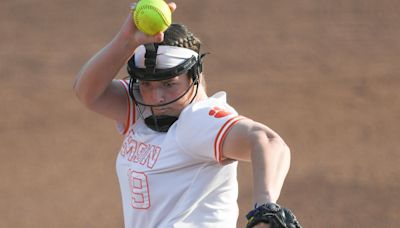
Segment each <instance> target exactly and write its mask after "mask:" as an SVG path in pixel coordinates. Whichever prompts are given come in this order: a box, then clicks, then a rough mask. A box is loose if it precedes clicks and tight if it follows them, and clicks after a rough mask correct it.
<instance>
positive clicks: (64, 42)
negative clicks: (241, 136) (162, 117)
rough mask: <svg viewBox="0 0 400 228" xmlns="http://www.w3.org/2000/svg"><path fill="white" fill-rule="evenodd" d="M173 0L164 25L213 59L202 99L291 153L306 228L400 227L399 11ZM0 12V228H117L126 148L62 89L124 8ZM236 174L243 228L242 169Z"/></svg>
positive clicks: (247, 192) (89, 4) (11, 2)
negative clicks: (119, 168) (231, 109)
mask: <svg viewBox="0 0 400 228" xmlns="http://www.w3.org/2000/svg"><path fill="white" fill-rule="evenodd" d="M176 2H177V4H178V9H177V11H176V13H175V14H174V20H175V21H178V22H183V23H185V24H186V25H188V26H189V27H190V28H191V29H192V30H193V31H195V32H196V34H197V35H198V36H199V37H200V38H201V39H202V41H203V43H204V49H203V51H208V52H211V53H212V54H211V55H209V56H208V57H207V59H206V62H205V74H206V77H207V80H208V89H209V93H210V94H212V93H214V92H216V91H219V90H225V91H227V92H228V94H229V97H228V99H229V101H230V103H231V104H232V105H234V106H235V107H236V108H237V110H238V111H239V112H240V113H241V114H242V115H245V116H248V117H250V118H253V119H256V120H259V121H260V122H263V123H265V124H267V125H268V126H270V127H271V128H273V129H274V130H276V131H277V132H279V133H280V134H281V135H282V137H283V138H284V139H285V140H286V142H287V143H288V144H289V146H290V147H291V149H292V166H291V170H290V173H289V176H288V177H287V180H286V183H285V185H284V188H283V192H282V194H281V198H280V200H279V203H281V204H283V205H285V206H288V207H290V208H291V209H293V210H294V211H295V213H296V215H297V216H298V217H299V220H300V221H301V222H302V224H303V226H304V227H385V228H387V227H399V226H400V221H399V218H398V215H399V214H400V196H399V193H400V178H399V176H400V168H399V166H398V164H399V163H400V149H399V139H398V137H399V135H400V134H399V133H400V130H399V127H400V76H399V72H400V64H399V58H400V23H399V21H400V14H399V12H400V2H399V1H396V0H381V1H378V0H363V1H359V0H336V1H333V0H331V1H329V0H322V1H321V0H302V1H288V0H282V1H265V0H255V1H251V3H250V2H248V3H245V2H244V1H238V0H231V1H228V0H221V1H211V0H202V1H196V0H185V1H183V0H182V1H176ZM0 5H1V7H0V26H1V27H0V28H1V35H0V94H1V96H0V104H1V109H0V116H1V120H0V145H1V152H0V156H1V157H0V158H1V159H0V170H1V172H0V175H1V176H0V178H1V182H0V198H1V204H0V214H1V215H0V227H12V228H20V227H41V228H47V227H49V228H50V227H60V228H61V227H98V228H100V227H123V221H122V208H121V203H120V192H119V188H118V180H117V178H116V175H115V167H114V166H115V157H116V153H117V151H118V149H119V145H120V143H121V140H122V138H121V137H120V136H119V135H118V134H117V131H116V130H115V128H114V123H113V122H112V121H110V120H107V119H105V118H103V117H101V116H97V115H96V114H94V113H91V112H90V111H87V110H85V109H84V108H83V107H82V106H81V105H80V104H79V102H78V101H77V99H76V98H75V96H74V94H73V91H72V83H73V80H74V77H75V75H76V73H77V72H78V71H79V69H80V67H81V66H82V64H84V63H85V61H86V60H87V59H88V58H90V56H91V55H92V54H94V53H95V52H96V51H97V50H98V49H99V48H101V47H102V46H103V45H105V44H106V43H107V42H108V41H109V40H110V39H111V38H112V37H113V35H114V34H115V32H116V31H117V30H118V28H119V26H120V24H121V23H122V21H123V20H124V18H125V16H126V14H127V12H128V11H127V9H128V7H127V6H128V5H129V1H120V2H113V1H104V0H97V1H94V0H80V1H66V0H58V1H45V0H36V1H28V0H3V1H2V3H1V4H0ZM124 75H125V72H124V71H121V74H120V76H121V77H122V76H124ZM239 168H240V170H239V173H240V176H239V181H240V195H239V203H240V209H241V210H240V218H239V222H238V227H243V225H244V222H245V221H244V214H245V213H246V212H247V210H249V209H250V208H251V207H252V205H251V183H248V182H247V180H249V179H251V178H249V177H250V175H251V172H250V166H249V165H248V164H240V167H239Z"/></svg>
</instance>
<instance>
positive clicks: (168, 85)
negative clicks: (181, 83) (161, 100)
mask: <svg viewBox="0 0 400 228" xmlns="http://www.w3.org/2000/svg"><path fill="white" fill-rule="evenodd" d="M163 85H164V87H167V88H171V87H173V86H174V85H176V83H175V82H164V84H163Z"/></svg>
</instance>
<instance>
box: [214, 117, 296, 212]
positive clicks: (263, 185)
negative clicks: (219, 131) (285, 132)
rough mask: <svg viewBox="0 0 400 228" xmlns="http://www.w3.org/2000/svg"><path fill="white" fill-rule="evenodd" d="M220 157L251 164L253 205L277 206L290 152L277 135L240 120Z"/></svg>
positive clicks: (229, 136)
mask: <svg viewBox="0 0 400 228" xmlns="http://www.w3.org/2000/svg"><path fill="white" fill-rule="evenodd" d="M222 154H223V158H229V159H235V160H239V161H250V162H251V163H252V170H253V191H254V203H257V204H258V205H261V204H264V203H268V202H272V203H276V201H277V200H278V198H279V195H280V192H281V189H282V185H283V182H284V180H285V178H286V175H287V173H288V171H289V166H290V149H289V147H288V146H287V145H286V143H285V142H284V141H283V139H282V138H281V137H280V136H279V135H278V134H277V133H276V132H274V131H273V130H272V129H270V128H269V127H267V126H265V125H263V124H261V123H258V122H255V121H252V120H250V119H244V120H241V121H239V122H237V123H236V124H235V125H234V126H233V127H232V129H231V130H230V131H229V133H228V135H227V136H226V138H225V141H224V144H223V148H222Z"/></svg>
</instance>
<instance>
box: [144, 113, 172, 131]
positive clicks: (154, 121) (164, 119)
mask: <svg viewBox="0 0 400 228" xmlns="http://www.w3.org/2000/svg"><path fill="white" fill-rule="evenodd" d="M177 120H178V117H176V116H164V115H163V116H154V115H151V116H149V117H147V118H146V119H144V122H145V124H146V125H147V126H148V127H149V128H150V129H152V130H153V131H158V132H167V131H168V130H169V128H170V127H171V126H172V124H174V123H175V121H177Z"/></svg>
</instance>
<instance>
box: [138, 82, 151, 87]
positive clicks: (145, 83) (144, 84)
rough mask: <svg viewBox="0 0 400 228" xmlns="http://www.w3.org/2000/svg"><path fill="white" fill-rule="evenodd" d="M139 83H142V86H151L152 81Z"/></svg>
mask: <svg viewBox="0 0 400 228" xmlns="http://www.w3.org/2000/svg"><path fill="white" fill-rule="evenodd" d="M139 83H140V86H142V87H149V86H150V82H147V81H141V82H139Z"/></svg>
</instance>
